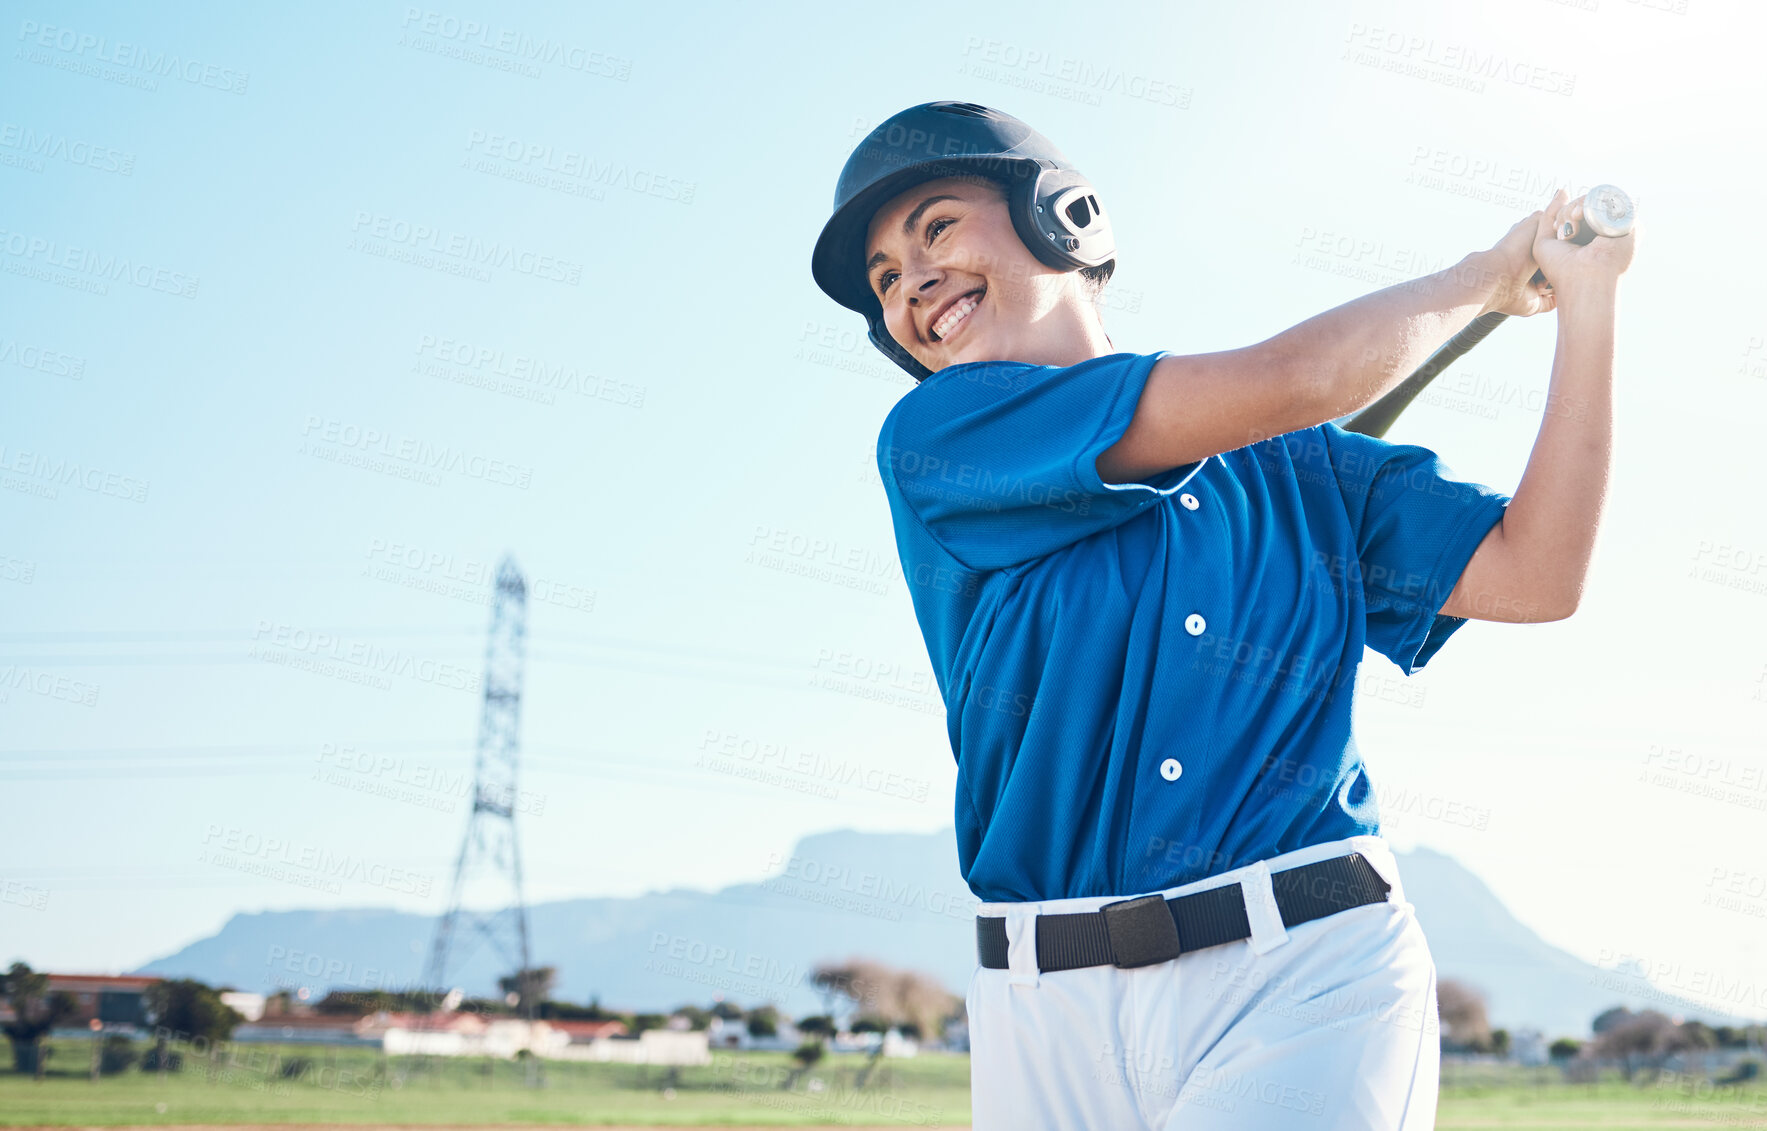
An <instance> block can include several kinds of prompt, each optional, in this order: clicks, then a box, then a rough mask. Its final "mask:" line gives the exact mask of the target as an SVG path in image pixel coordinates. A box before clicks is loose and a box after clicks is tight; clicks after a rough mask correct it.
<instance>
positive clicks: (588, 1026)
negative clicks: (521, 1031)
mask: <svg viewBox="0 0 1767 1131" xmlns="http://www.w3.org/2000/svg"><path fill="white" fill-rule="evenodd" d="M546 1024H548V1025H550V1026H552V1027H553V1028H554V1029H557V1030H558V1031H559V1032H561V1033H563V1034H564V1035H565V1036H567V1037H569V1038H570V1039H571V1044H573V1045H586V1044H588V1043H589V1042H590V1041H594V1040H597V1039H600V1038H603V1037H623V1036H625V1035H626V1023H625V1022H624V1021H548V1022H546Z"/></svg>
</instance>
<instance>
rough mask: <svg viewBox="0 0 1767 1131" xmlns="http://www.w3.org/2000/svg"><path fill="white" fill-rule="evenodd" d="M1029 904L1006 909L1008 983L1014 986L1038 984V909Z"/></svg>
mask: <svg viewBox="0 0 1767 1131" xmlns="http://www.w3.org/2000/svg"><path fill="white" fill-rule="evenodd" d="M1038 906H1039V905H1038V904H1035V903H1027V904H1022V905H1020V906H1018V907H1008V908H1007V909H1006V965H1007V975H1006V981H1007V984H1009V985H1014V986H1034V985H1036V984H1037V978H1038V976H1039V972H1038V970H1037V908H1038Z"/></svg>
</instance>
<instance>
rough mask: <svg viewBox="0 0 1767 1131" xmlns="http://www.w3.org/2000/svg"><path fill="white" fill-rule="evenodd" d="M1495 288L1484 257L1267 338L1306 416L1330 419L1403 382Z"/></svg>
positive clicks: (1485, 305) (1492, 267)
mask: <svg viewBox="0 0 1767 1131" xmlns="http://www.w3.org/2000/svg"><path fill="white" fill-rule="evenodd" d="M1501 282H1502V275H1501V272H1500V271H1499V270H1498V268H1497V266H1496V264H1495V263H1494V262H1493V260H1492V258H1491V253H1490V252H1487V251H1476V252H1473V253H1472V254H1471V255H1468V256H1467V257H1466V258H1464V259H1462V260H1461V261H1460V262H1459V263H1456V264H1455V265H1454V266H1452V267H1447V268H1444V269H1443V270H1441V271H1438V272H1436V273H1435V274H1433V275H1425V276H1422V277H1420V278H1417V279H1412V280H1410V281H1409V282H1404V283H1397V284H1395V285H1393V286H1390V287H1387V288H1385V289H1384V290H1379V291H1375V292H1373V293H1372V294H1366V295H1363V296H1362V297H1361V298H1358V299H1355V300H1353V301H1350V302H1346V303H1344V304H1343V305H1341V306H1335V307H1333V308H1332V309H1330V310H1328V311H1326V312H1325V313H1323V314H1318V315H1315V316H1314V317H1312V318H1309V319H1307V320H1306V321H1305V322H1301V323H1298V324H1296V325H1294V326H1292V327H1290V328H1289V329H1287V330H1284V331H1283V332H1282V333H1280V334H1278V335H1276V336H1275V337H1273V338H1271V339H1270V340H1269V342H1268V343H1266V344H1267V345H1269V346H1271V347H1273V348H1275V349H1276V350H1278V351H1279V353H1280V355H1281V356H1282V357H1284V358H1285V359H1286V360H1287V361H1288V364H1289V365H1290V366H1292V367H1293V370H1292V371H1293V372H1294V374H1295V375H1296V376H1297V377H1298V378H1299V382H1298V387H1299V388H1301V389H1303V390H1304V391H1305V395H1306V396H1307V398H1308V403H1309V405H1311V406H1312V410H1313V415H1314V416H1316V417H1317V418H1318V420H1319V421H1321V422H1322V421H1326V420H1335V419H1337V418H1338V417H1341V416H1345V415H1347V414H1349V413H1352V412H1355V411H1356V410H1357V409H1360V408H1364V407H1366V406H1367V405H1369V404H1372V403H1373V402H1374V401H1376V400H1378V399H1379V398H1380V397H1381V395H1382V394H1383V393H1386V392H1387V391H1388V390H1390V389H1392V388H1393V387H1394V386H1395V385H1397V384H1399V382H1401V381H1403V380H1404V379H1405V378H1406V377H1408V376H1410V375H1411V373H1413V372H1414V371H1416V369H1417V367H1418V366H1420V365H1422V364H1423V363H1424V362H1425V361H1427V360H1429V357H1430V355H1431V354H1432V353H1434V352H1435V351H1436V350H1437V349H1438V348H1440V347H1441V345H1442V343H1444V342H1446V341H1447V340H1448V339H1449V338H1451V337H1453V336H1454V335H1455V334H1456V333H1458V332H1459V331H1460V330H1461V329H1462V328H1464V327H1465V326H1466V325H1467V323H1469V322H1471V321H1472V320H1473V319H1474V318H1475V317H1477V316H1478V315H1479V314H1481V313H1483V312H1484V311H1485V310H1487V309H1489V307H1490V305H1491V303H1492V302H1493V300H1494V298H1495V296H1496V295H1497V293H1498V289H1499V286H1500V284H1501Z"/></svg>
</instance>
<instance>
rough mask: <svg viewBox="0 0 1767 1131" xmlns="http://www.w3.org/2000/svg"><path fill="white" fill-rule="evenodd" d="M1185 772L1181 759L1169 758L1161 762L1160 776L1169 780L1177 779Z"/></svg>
mask: <svg viewBox="0 0 1767 1131" xmlns="http://www.w3.org/2000/svg"><path fill="white" fill-rule="evenodd" d="M1183 772H1184V767H1183V766H1182V765H1181V764H1179V761H1178V759H1176V758H1167V759H1166V760H1165V761H1164V762H1161V763H1160V776H1161V777H1162V778H1165V779H1166V780H1167V781H1177V780H1178V775H1179V774H1181V773H1183Z"/></svg>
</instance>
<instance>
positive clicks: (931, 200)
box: [865, 193, 963, 275]
mask: <svg viewBox="0 0 1767 1131" xmlns="http://www.w3.org/2000/svg"><path fill="white" fill-rule="evenodd" d="M962 199H963V198H962V197H960V196H952V195H951V194H950V193H943V194H941V195H939V196H929V197H927V198H926V199H925V200H923V201H921V202H920V203H919V204H916V205H915V206H914V211H912V212H910V213H909V214H908V218H907V219H906V220H903V221H902V234H903V235H905V236H911V235H913V234H914V225H915V224H916V223H918V222H919V221H920V218H921V216H923V215H925V213H926V210H927V209H929V208H931V207H932V206H933V205H935V204H937V203H939V201H941V200H962ZM888 258H889V256H888V255H887V254H885V253H884V252H881V251H879V252H873V253H872V256H871V258H870V259H868V260H866V261H865V273H866V274H867V275H870V274H871V271H872V268H874V267H876V266H877V265H878V264H879V263H882V262H883V261H884V260H886V259H888Z"/></svg>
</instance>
